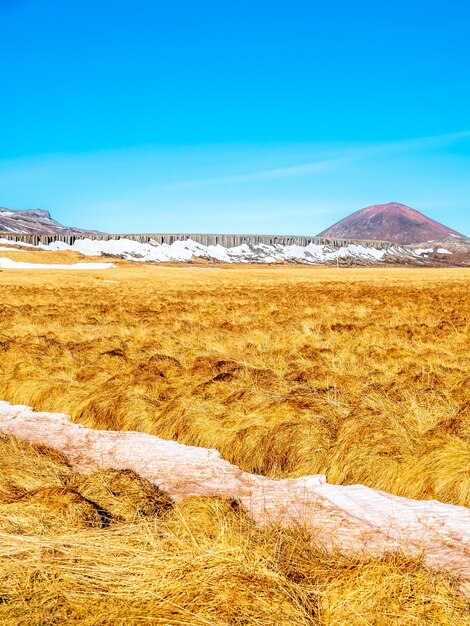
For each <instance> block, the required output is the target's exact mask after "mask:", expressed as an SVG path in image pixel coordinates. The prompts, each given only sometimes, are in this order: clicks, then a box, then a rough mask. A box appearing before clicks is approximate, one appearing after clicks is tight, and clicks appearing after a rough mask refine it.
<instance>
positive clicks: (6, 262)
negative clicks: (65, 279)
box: [0, 257, 116, 270]
mask: <svg viewBox="0 0 470 626" xmlns="http://www.w3.org/2000/svg"><path fill="white" fill-rule="evenodd" d="M113 267H116V266H115V265H114V264H113V263H73V264H69V265H56V264H54V263H22V262H21V261H13V260H12V259H7V258H6V257H0V269H7V270H27V269H31V270H108V269H111V268H113Z"/></svg>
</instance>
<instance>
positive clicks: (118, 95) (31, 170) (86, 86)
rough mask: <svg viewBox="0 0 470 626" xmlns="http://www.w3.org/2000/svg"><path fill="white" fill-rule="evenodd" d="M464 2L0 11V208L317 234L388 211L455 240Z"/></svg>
mask: <svg viewBox="0 0 470 626" xmlns="http://www.w3.org/2000/svg"><path fill="white" fill-rule="evenodd" d="M469 33H470V2H468V0H459V1H456V0H447V2H443V1H442V0H440V1H439V2H437V1H435V0H428V1H420V0H407V1H406V2H405V1H404V0H395V1H394V2H378V1H377V0H374V1H369V0H368V1H361V0H356V1H354V2H353V1H352V0H349V1H345V0H341V1H334V0H333V1H332V0H330V1H328V2H326V1H324V2H318V1H316V0H309V1H307V0H304V1H300V0H290V1H289V2H287V1H284V2H279V1H276V0H270V1H269V2H268V1H267V0H266V1H265V0H237V1H236V2H235V1H233V2H224V1H222V0H197V1H196V0H191V1H189V0H171V1H169V0H165V1H162V0H153V1H150V0H145V1H144V0H133V1H132V2H131V1H130V0H129V1H124V0H112V1H111V0H93V1H91V0H80V2H66V1H64V0H0V77H1V84H2V90H1V95H0V206H5V207H9V208H13V209H24V208H31V207H41V208H45V209H48V210H50V211H51V213H52V214H53V217H55V218H56V219H58V220H60V221H62V222H63V223H66V224H69V225H75V226H81V227H88V228H97V229H100V230H107V231H114V232H126V231H127V232H128V231H136V232H137V231H148V232H159V231H160V232H162V231H166V232H168V231H193V232H194V231H199V232H254V233H256V232H258V233H263V232H265V233H298V234H314V233H316V232H319V231H320V230H322V229H324V228H326V227H327V226H329V225H330V224H331V223H333V222H335V221H337V220H339V219H341V218H342V217H344V216H345V215H347V214H348V213H350V212H352V211H354V210H357V209H360V208H362V207H364V206H367V205H369V204H376V203H382V202H388V201H397V202H403V203H404V204H408V205H409V206H412V207H413V208H416V209H418V210H421V211H423V212H424V213H426V214H428V215H429V216H431V217H433V218H435V219H438V220H439V221H442V222H444V223H446V224H447V225H448V226H451V227H453V228H455V229H456V230H460V231H462V232H464V233H465V234H467V235H470V36H469Z"/></svg>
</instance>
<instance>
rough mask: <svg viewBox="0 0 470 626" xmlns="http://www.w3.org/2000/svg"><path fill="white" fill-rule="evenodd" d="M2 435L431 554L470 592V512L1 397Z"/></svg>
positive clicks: (360, 543)
mask: <svg viewBox="0 0 470 626" xmlns="http://www.w3.org/2000/svg"><path fill="white" fill-rule="evenodd" d="M0 432H2V433H4V434H6V435H13V436H15V437H18V438H19V439H22V440H25V441H29V442H31V443H36V444H42V445H46V446H50V447H52V448H54V449H56V450H58V451H59V452H61V453H62V454H64V455H65V456H66V458H67V459H68V460H69V462H70V463H71V464H72V465H73V466H76V467H77V468H79V469H81V470H82V471H94V470H96V469H117V470H124V469H132V470H134V471H135V472H136V473H137V474H139V475H140V476H142V477H143V478H146V479H147V480H149V481H150V482H153V483H154V484H156V485H158V486H160V487H161V488H162V489H164V490H165V491H167V492H168V493H169V495H170V496H172V498H173V499H174V500H176V501H179V500H182V499H184V498H185V497H188V496H194V495H197V496H223V497H227V498H231V499H236V500H238V501H239V502H240V503H241V504H242V506H243V507H244V509H245V510H246V511H247V513H248V515H250V516H251V517H252V519H253V520H254V521H255V523H257V524H259V525H264V524H269V523H277V524H280V525H283V526H292V525H294V526H298V525H299V524H300V525H305V526H306V527H307V528H310V530H311V531H312V533H313V535H314V536H315V537H316V539H317V540H318V541H320V542H321V543H322V544H323V545H324V546H325V547H326V548H336V549H339V550H340V551H342V552H344V553H353V554H360V555H365V556H376V557H377V556H379V557H380V556H383V555H385V554H387V553H390V552H398V553H404V554H405V555H408V556H419V555H423V556H424V559H425V561H426V563H427V564H428V565H429V566H431V567H435V568H438V569H442V570H445V571H447V572H449V573H451V574H453V575H454V576H456V577H458V578H459V579H460V583H461V586H462V590H463V591H464V592H466V593H467V594H468V595H470V510H469V509H467V508H465V507H462V506H454V505H451V504H443V503H441V502H437V501H435V500H411V499H408V498H400V497H398V496H394V495H392V494H389V493H386V492H384V491H377V490H375V489H370V488H368V487H365V486H363V485H350V486H341V485H329V484H327V483H326V480H325V477H324V476H323V475H314V476H305V477H303V478H296V479H289V478H286V479H272V478H266V477H265V476H259V475H255V474H248V473H246V472H243V471H241V470H240V469H239V468H238V467H237V466H235V465H232V464H231V463H229V462H228V461H226V460H224V459H223V458H222V457H221V455H220V454H219V453H218V452H217V451H216V450H210V449H207V448H201V447H194V446H185V445H182V444H179V443H177V442H175V441H166V440H164V439H160V438H158V437H154V436H152V435H147V434H145V433H139V432H121V431H106V430H93V429H90V428H85V427H84V426H80V425H79V424H74V423H72V422H71V421H70V419H69V418H68V416H67V415H64V414H60V413H59V414H58V413H36V412H34V411H32V410H31V409H30V408H29V407H26V406H13V405H10V404H8V403H7V402H0Z"/></svg>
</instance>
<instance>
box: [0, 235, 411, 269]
mask: <svg viewBox="0 0 470 626" xmlns="http://www.w3.org/2000/svg"><path fill="white" fill-rule="evenodd" d="M0 243H1V241H0ZM40 247H41V248H43V249H46V250H73V251H75V252H80V253H81V254H83V255H85V256H101V255H103V254H111V255H115V256H119V257H121V258H124V259H128V260H131V261H136V262H141V263H142V262H148V261H150V262H157V263H158V262H165V261H186V262H187V261H191V260H192V259H194V258H204V259H208V260H212V261H218V262H221V263H280V262H283V261H288V262H293V263H302V264H308V265H318V264H321V263H327V262H334V261H336V260H337V259H338V260H341V259H344V260H347V259H351V260H354V259H362V260H364V261H367V262H377V261H381V260H382V259H384V258H385V257H386V256H391V257H393V256H403V255H405V256H409V257H412V256H413V253H412V252H411V251H409V250H406V249H404V248H401V247H399V246H393V245H391V246H390V247H389V248H387V249H378V248H374V247H368V246H364V245H359V244H348V245H345V246H343V247H341V248H333V247H331V246H327V245H319V244H315V243H310V244H308V245H307V246H299V245H295V244H293V245H281V244H273V245H267V244H263V243H259V244H247V243H244V244H242V245H240V246H234V247H232V248H225V247H224V246H221V245H220V244H217V245H209V246H205V245H203V244H200V243H197V242H195V241H193V240H192V239H186V240H177V241H175V242H174V243H172V244H165V243H163V244H158V243H141V242H139V241H134V240H132V239H110V240H108V241H106V240H98V239H77V240H76V241H75V243H74V244H72V245H68V244H66V243H64V242H62V241H55V242H53V243H51V244H49V245H47V246H40Z"/></svg>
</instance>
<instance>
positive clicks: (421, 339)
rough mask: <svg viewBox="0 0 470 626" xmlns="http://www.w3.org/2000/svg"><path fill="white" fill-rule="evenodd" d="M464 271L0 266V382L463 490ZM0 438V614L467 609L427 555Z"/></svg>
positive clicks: (468, 404)
mask: <svg viewBox="0 0 470 626" xmlns="http://www.w3.org/2000/svg"><path fill="white" fill-rule="evenodd" d="M18 254H19V255H20V256H21V254H22V253H18ZM11 256H12V258H18V260H27V259H26V258H21V259H20V256H15V257H13V254H12V255H11ZM48 259H49V257H48ZM28 260H29V259H28ZM35 260H36V259H35ZM50 260H51V262H52V258H51V259H50ZM73 260H74V261H75V260H76V259H73ZM54 262H64V259H63V258H60V260H59V259H58V258H54ZM106 281H115V282H106ZM469 286H470V271H469V270H410V269H407V270H394V269H384V270H377V269H375V270H368V269H361V270H336V269H325V268H305V267H291V268H281V267H276V268H269V267H266V268H259V267H252V268H248V267H247V268H243V269H239V268H226V267H225V268H220V267H217V266H210V265H207V266H204V265H202V266H200V267H199V268H196V269H192V268H191V267H190V266H183V267H182V266H179V267H168V266H166V267H155V266H145V267H144V266H142V267H140V266H135V265H131V264H129V263H119V267H118V268H117V269H116V270H109V271H104V272H94V273H91V272H90V273H88V272H85V273H78V272H65V273H63V272H62V273H61V272H52V273H47V274H44V273H40V272H38V271H37V272H34V271H31V272H30V271H27V272H23V271H22V272H14V271H10V272H8V271H4V272H1V273H0V290H1V293H2V299H1V301H0V398H1V399H4V400H7V401H10V402H14V403H23V404H29V405H32V406H33V407H34V408H35V409H42V410H49V411H64V412H67V413H69V414H71V415H72V417H73V419H74V420H76V421H79V422H81V423H83V424H85V425H89V426H94V427H99V428H114V429H134V430H142V431H146V432H149V433H153V434H157V435H159V436H162V437H166V438H170V439H177V440H179V441H181V442H183V443H189V444H196V445H203V446H208V447H215V448H217V449H218V450H220V451H221V452H222V454H223V455H224V456H225V457H226V458H227V459H229V460H230V461H232V462H234V463H236V464H237V465H239V466H241V467H243V468H244V469H246V470H248V471H255V472H260V473H263V474H267V475H271V476H299V475H304V474H310V473H326V474H327V477H328V480H329V482H337V483H342V484H350V483H355V482H360V483H363V484H366V485H368V486H371V487H376V488H380V489H385V490H387V491H390V492H393V493H396V494H398V495H405V496H408V497H414V498H437V499H439V500H441V501H444V502H451V503H455V504H467V505H468V504H469V502H470V470H469V468H470V463H469V461H470V392H469V389H470V368H469V364H470V361H469V354H470V351H469V348H470V344H469V337H470V333H469V331H470V321H469V320H470V318H469V298H468V293H469ZM2 445H3V446H7V448H8V446H9V448H8V450H7V448H5V447H4V448H3V449H2V450H0V457H1V458H3V459H7V458H9V459H11V461H9V462H8V463H10V464H8V463H7V462H6V461H5V460H4V461H2V463H3V464H4V465H3V467H2V470H3V471H2V479H1V480H0V499H1V500H2V504H1V506H0V515H1V519H2V523H1V524H0V533H2V540H1V541H0V546H2V547H1V548H0V549H1V550H2V553H1V558H2V559H3V560H2V566H1V567H0V570H1V572H0V575H1V578H0V594H1V595H2V596H3V597H4V598H5V600H4V602H3V604H0V624H8V626H9V625H10V624H17V623H18V624H38V625H39V624H68V623H71V624H74V623H77V624H78V623H79V622H81V623H83V624H144V623H155V624H263V625H264V624H273V625H274V624H319V625H322V626H326V625H328V626H333V625H336V624H353V625H355V624H357V625H362V624H374V625H378V626H380V625H382V624H386V625H388V624H390V625H392V624H405V625H407V624H410V625H415V624H445V625H454V624H455V625H457V624H465V623H468V613H466V608H465V602H464V601H463V599H462V598H461V597H460V596H459V594H458V592H457V591H456V585H455V583H454V582H453V581H451V580H450V579H449V578H448V577H445V576H443V575H438V574H436V573H432V572H429V571H428V570H426V569H425V568H423V567H422V565H421V564H420V563H419V562H416V561H409V560H405V559H400V558H398V557H390V558H387V559H384V560H381V561H374V560H352V559H349V560H348V559H345V558H344V557H339V556H338V555H327V554H325V553H323V552H322V550H321V549H320V547H318V546H314V545H312V544H311V541H310V538H309V537H308V536H307V535H305V536H304V533H302V532H301V531H300V530H298V529H297V531H292V532H291V533H287V532H285V531H284V532H281V531H280V530H278V529H270V530H268V531H263V532H261V531H257V530H256V529H254V528H253V527H252V526H251V524H250V523H249V522H248V521H247V520H246V519H245V518H244V516H243V514H241V513H239V512H236V511H233V510H232V509H231V508H230V507H229V505H228V504H227V503H221V502H219V501H215V502H214V501H207V500H202V501H200V500H190V501H187V502H183V503H182V504H181V505H180V506H179V507H178V508H177V509H171V510H168V507H167V504H166V503H165V497H164V494H153V495H152V493H149V492H148V489H149V486H148V485H144V484H141V483H139V481H138V480H137V479H136V478H135V477H134V478H129V477H127V478H126V476H124V477H121V476H120V475H119V476H117V475H114V476H112V477H109V476H107V475H104V476H103V475H96V476H93V477H91V478H89V479H84V478H83V477H80V476H78V475H77V474H76V473H74V472H73V471H72V470H71V469H70V468H69V467H68V466H67V464H66V463H65V461H64V460H63V459H61V458H55V457H54V455H51V454H50V452H48V451H43V452H42V453H41V451H37V450H33V449H30V448H27V447H25V446H21V445H20V444H17V443H15V442H12V441H11V440H9V439H6V440H5V441H4V442H3V443H2ZM15 446H16V447H15ZM5 463H6V465H5ZM128 479H129V480H130V483H129V484H128ZM110 481H111V483H112V484H113V485H115V484H122V487H121V488H120V490H119V493H118V494H117V496H116V495H113V493H110V491H111V490H110V489H109V488H108V485H109V484H110ZM112 491H113V492H115V490H114V489H113V490H112ZM149 498H150V499H149ZM50 616H52V617H50ZM2 620H3V621H2ZM47 620H49V621H47Z"/></svg>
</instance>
